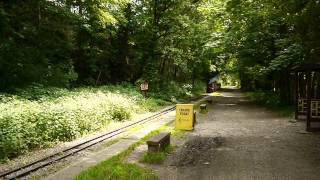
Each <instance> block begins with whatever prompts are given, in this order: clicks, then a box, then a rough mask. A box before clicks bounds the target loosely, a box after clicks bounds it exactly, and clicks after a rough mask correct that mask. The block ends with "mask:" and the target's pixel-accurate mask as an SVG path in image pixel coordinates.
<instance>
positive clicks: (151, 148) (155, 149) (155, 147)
mask: <svg viewBox="0 0 320 180" xmlns="http://www.w3.org/2000/svg"><path fill="white" fill-rule="evenodd" d="M159 151H160V146H159V145H148V152H159Z"/></svg>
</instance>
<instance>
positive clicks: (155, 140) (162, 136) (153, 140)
mask: <svg viewBox="0 0 320 180" xmlns="http://www.w3.org/2000/svg"><path fill="white" fill-rule="evenodd" d="M167 138H170V133H160V134H158V135H156V136H153V137H152V138H150V139H149V140H148V141H147V144H148V145H158V144H160V143H161V141H165V140H166V139H167Z"/></svg>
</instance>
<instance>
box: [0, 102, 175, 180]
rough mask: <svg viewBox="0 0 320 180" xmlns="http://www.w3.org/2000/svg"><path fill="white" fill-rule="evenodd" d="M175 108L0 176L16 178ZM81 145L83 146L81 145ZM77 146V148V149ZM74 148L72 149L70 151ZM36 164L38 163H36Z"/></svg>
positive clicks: (169, 110) (167, 109)
mask: <svg viewBox="0 0 320 180" xmlns="http://www.w3.org/2000/svg"><path fill="white" fill-rule="evenodd" d="M173 110H175V106H173V107H169V108H166V109H164V110H162V111H160V112H159V113H156V114H154V115H151V116H149V117H146V118H143V119H141V120H139V121H136V122H133V123H131V124H129V125H126V126H124V127H121V128H119V129H116V130H113V131H110V132H107V133H105V134H102V135H99V136H97V137H94V138H91V139H89V140H87V141H84V142H82V143H79V144H76V145H74V146H71V147H69V148H66V149H64V150H62V151H59V152H56V153H54V154H52V155H49V156H47V157H44V158H42V159H39V160H36V161H34V162H31V163H29V164H27V165H24V166H21V167H18V168H15V169H13V170H9V171H7V172H4V173H2V174H0V178H5V179H16V178H20V177H23V176H26V175H28V174H30V173H32V172H34V171H36V170H38V169H41V168H43V167H46V166H48V165H50V164H53V163H55V162H57V161H59V160H62V159H65V158H67V157H69V156H71V155H73V154H76V153H78V152H80V151H83V150H85V149H87V148H89V147H91V146H93V145H96V144H98V143H101V142H103V141H105V140H107V139H110V138H112V137H115V136H117V135H119V134H122V133H124V132H126V130H125V129H128V128H129V127H132V126H134V125H137V124H143V123H146V122H148V121H151V120H153V119H155V118H157V117H159V116H161V115H163V114H167V113H169V112H171V111H173ZM81 146H83V147H81ZM77 148H78V149H77ZM72 150H74V151H72ZM69 151H71V152H69ZM37 164H38V165H37ZM19 172H20V173H19Z"/></svg>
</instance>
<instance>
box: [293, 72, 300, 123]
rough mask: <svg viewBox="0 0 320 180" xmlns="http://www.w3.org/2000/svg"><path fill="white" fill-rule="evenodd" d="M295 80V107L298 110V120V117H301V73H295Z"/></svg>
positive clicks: (296, 114)
mask: <svg viewBox="0 0 320 180" xmlns="http://www.w3.org/2000/svg"><path fill="white" fill-rule="evenodd" d="M294 79H295V90H296V91H295V95H296V96H295V97H296V99H295V106H296V109H295V119H298V115H299V85H300V84H299V73H298V72H295V73H294Z"/></svg>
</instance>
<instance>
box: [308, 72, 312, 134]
mask: <svg viewBox="0 0 320 180" xmlns="http://www.w3.org/2000/svg"><path fill="white" fill-rule="evenodd" d="M311 78H312V75H311V72H310V71H308V72H307V131H311V93H312V92H311V90H312V87H311V85H312V81H311Z"/></svg>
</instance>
